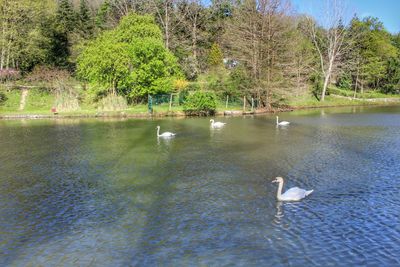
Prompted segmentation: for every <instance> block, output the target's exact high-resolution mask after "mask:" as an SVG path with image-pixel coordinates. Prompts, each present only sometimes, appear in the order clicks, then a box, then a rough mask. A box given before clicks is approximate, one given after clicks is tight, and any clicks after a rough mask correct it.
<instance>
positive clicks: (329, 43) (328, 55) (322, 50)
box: [307, 0, 347, 101]
mask: <svg viewBox="0 0 400 267" xmlns="http://www.w3.org/2000/svg"><path fill="white" fill-rule="evenodd" d="M327 4H328V5H327V10H326V13H327V14H326V15H325V17H326V19H327V22H326V24H325V27H326V28H325V29H323V28H320V27H318V25H317V23H316V22H315V21H314V20H313V19H312V18H310V17H308V20H307V21H308V25H307V31H308V34H309V36H310V38H311V41H312V42H313V44H314V47H315V49H316V51H317V53H318V56H319V61H320V69H321V75H322V78H323V87H322V92H321V98H320V101H324V99H325V94H326V90H327V88H328V84H329V82H330V79H331V76H332V73H333V71H334V68H335V66H336V63H337V59H338V58H339V56H340V55H341V53H342V51H343V50H344V46H345V42H344V41H345V38H346V35H347V30H346V28H345V27H344V26H343V24H342V23H343V6H342V5H341V3H340V1H336V0H328V1H327Z"/></svg>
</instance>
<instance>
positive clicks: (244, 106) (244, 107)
mask: <svg viewBox="0 0 400 267" xmlns="http://www.w3.org/2000/svg"><path fill="white" fill-rule="evenodd" d="M244 111H246V96H244V97H243V112H244Z"/></svg>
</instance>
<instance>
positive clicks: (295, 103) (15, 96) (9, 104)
mask: <svg viewBox="0 0 400 267" xmlns="http://www.w3.org/2000/svg"><path fill="white" fill-rule="evenodd" d="M0 90H2V91H3V92H5V93H6V96H7V100H6V101H5V102H4V103H3V104H1V105H0V114H3V115H11V114H12V115H25V114H35V115H52V112H51V107H52V106H53V104H54V96H53V95H52V94H50V93H48V92H46V91H43V90H40V89H30V90H29V94H28V96H27V99H26V105H25V109H24V110H22V111H20V110H19V105H20V100H21V90H11V91H5V90H4V89H2V88H0ZM337 90H339V92H340V95H343V94H345V93H343V92H342V91H346V92H351V91H347V90H341V89H337ZM335 92H337V91H335ZM351 96H352V95H351ZM363 97H364V98H396V99H398V98H400V96H391V95H384V94H381V93H379V92H372V91H369V92H366V93H365V94H363ZM225 104H226V103H225V101H222V100H221V101H219V102H218V103H217V112H223V111H224V110H242V109H243V106H242V103H239V102H233V103H232V102H231V103H228V107H227V108H226V106H225ZM286 104H288V105H289V106H291V107H294V108H302V107H304V108H306V107H327V106H331V107H335V106H353V105H371V104H385V102H384V101H381V102H373V103H371V102H369V101H367V100H362V99H357V100H352V99H346V98H339V97H337V96H336V97H335V96H334V95H328V96H326V97H325V101H324V102H320V101H318V100H317V99H316V98H315V97H314V96H312V95H310V94H308V95H303V96H300V97H295V98H294V97H293V98H290V99H288V101H287V102H286ZM246 109H247V110H250V109H251V106H250V105H246ZM121 112H123V113H125V114H127V115H135V114H138V115H143V114H147V113H148V106H147V104H139V105H130V106H128V108H127V109H126V110H123V111H104V112H103V111H98V110H97V108H96V107H95V105H93V104H88V103H86V102H84V103H82V104H81V110H78V111H71V112H59V114H60V115H66V116H95V115H98V114H102V115H106V116H120V115H121ZM169 112H172V113H181V112H183V106H182V105H180V106H179V105H177V104H176V103H175V104H174V105H173V106H172V108H171V110H170V109H169V103H162V104H159V105H153V114H166V113H169Z"/></svg>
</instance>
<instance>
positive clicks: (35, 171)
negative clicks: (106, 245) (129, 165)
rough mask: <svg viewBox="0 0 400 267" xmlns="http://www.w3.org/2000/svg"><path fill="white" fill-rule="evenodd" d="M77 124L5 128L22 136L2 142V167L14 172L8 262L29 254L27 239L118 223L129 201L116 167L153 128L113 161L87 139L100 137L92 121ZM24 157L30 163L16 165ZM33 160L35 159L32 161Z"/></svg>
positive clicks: (7, 191) (7, 217)
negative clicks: (99, 155)
mask: <svg viewBox="0 0 400 267" xmlns="http://www.w3.org/2000/svg"><path fill="white" fill-rule="evenodd" d="M76 126H78V127H74V126H71V125H68V127H65V126H60V125H50V126H49V125H47V126H42V127H41V128H29V127H26V128H23V129H22V131H11V132H9V133H4V132H2V131H0V135H1V136H2V137H3V138H4V137H6V136H5V135H11V134H12V135H13V138H15V140H19V141H17V142H19V143H11V142H4V141H3V142H2V144H1V147H2V148H3V149H4V150H2V151H3V153H0V156H1V159H2V164H1V166H0V171H1V173H3V174H5V173H8V175H10V177H9V178H8V180H6V181H5V182H3V183H2V187H1V197H2V203H5V204H6V205H8V206H7V207H6V209H2V212H6V214H2V220H1V221H2V222H1V225H2V226H3V227H4V226H5V225H7V226H9V229H7V230H8V231H7V232H8V238H7V243H6V248H5V249H6V250H5V251H4V250H3V249H2V251H3V252H2V254H3V256H2V257H1V262H2V264H5V265H8V264H11V263H13V262H14V261H15V260H16V259H17V258H18V257H20V256H21V255H24V253H25V252H24V250H26V245H29V246H30V247H31V245H32V244H37V245H39V244H43V243H46V242H50V243H51V242H52V241H51V240H52V239H54V238H57V239H61V238H62V236H68V235H70V234H72V235H76V234H77V231H81V230H82V226H83V225H85V227H87V228H91V227H102V225H109V224H113V223H114V222H115V220H117V219H118V218H119V217H120V216H121V215H122V213H123V212H124V207H119V206H118V205H119V203H121V202H122V201H121V200H120V197H119V196H118V194H115V192H114V191H115V189H113V188H112V184H111V185H108V182H109V181H110V176H111V175H112V171H111V170H112V169H113V168H115V166H117V165H118V164H119V162H120V161H121V159H122V158H123V157H124V155H126V154H129V151H130V150H131V149H132V148H133V147H134V146H135V144H138V143H141V142H143V141H144V140H146V139H147V138H148V136H149V135H150V134H151V133H150V132H149V131H144V132H143V133H142V135H137V136H133V138H132V142H130V143H129V144H128V145H126V144H124V146H123V149H121V147H120V148H119V149H120V150H119V153H117V154H114V155H112V158H108V162H96V159H95V158H92V156H91V155H90V147H86V146H85V144H84V142H87V139H90V138H94V137H93V135H92V134H93V133H94V132H93V133H90V127H91V126H90V127H89V129H88V128H82V125H76ZM43 127H44V128H43ZM111 128H112V127H111ZM18 130H20V128H18ZM110 130H111V131H113V129H110ZM88 133H89V135H87V134H88ZM43 136H46V140H45V141H44V139H42V138H43ZM97 138H98V137H97ZM39 139H41V140H39ZM3 140H4V139H3ZM15 140H14V139H13V141H15ZM27 141H28V142H29V144H28V143H27ZM43 141H44V142H43ZM48 145H51V147H52V149H50V150H49V149H48ZM7 151H13V153H12V156H10V155H9V154H5V152H7ZM108 152H109V151H108ZM1 154H2V155H1ZM85 156H88V158H86V157H85ZM18 162H24V163H25V164H22V165H21V166H19V167H16V164H18ZM29 162H35V163H34V164H33V165H30V164H26V163H29ZM16 168H17V169H16ZM6 199H8V200H7V201H6ZM10 200H13V201H10ZM13 228H15V231H13V230H11V229H13ZM3 229H4V228H3ZM82 234H83V233H82ZM3 246H4V243H3V245H2V247H3ZM3 248H4V247H3Z"/></svg>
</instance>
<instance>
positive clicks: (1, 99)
mask: <svg viewBox="0 0 400 267" xmlns="http://www.w3.org/2000/svg"><path fill="white" fill-rule="evenodd" d="M7 99H8V98H7V96H6V94H5V93H4V92H0V105H2V104H4V102H6V101H7Z"/></svg>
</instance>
